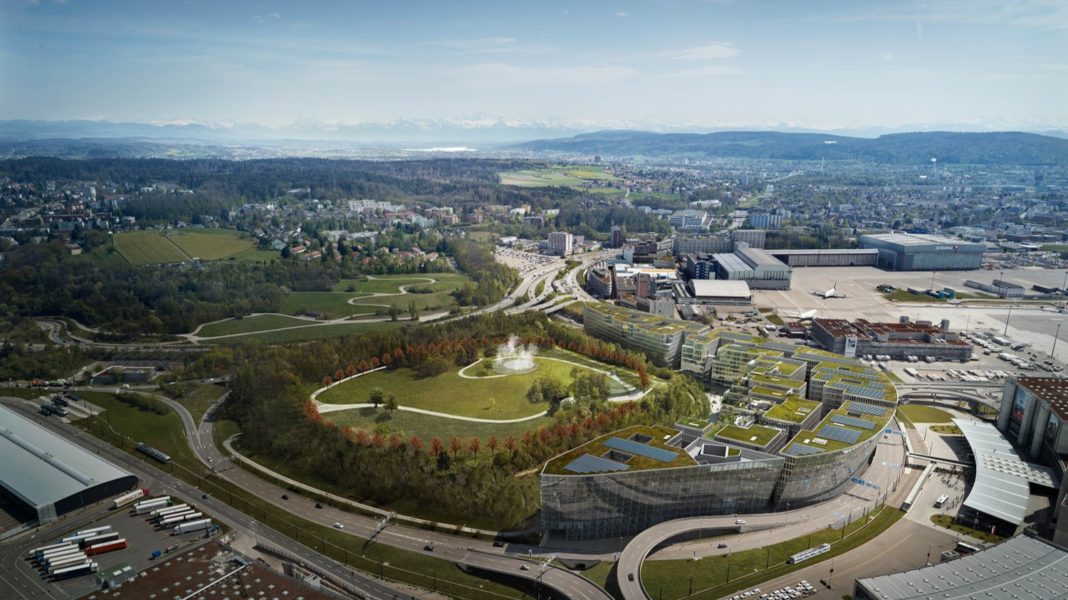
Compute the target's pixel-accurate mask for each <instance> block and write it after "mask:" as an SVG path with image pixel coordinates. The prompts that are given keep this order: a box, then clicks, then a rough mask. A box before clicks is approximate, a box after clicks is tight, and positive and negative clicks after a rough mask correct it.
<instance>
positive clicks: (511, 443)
mask: <svg viewBox="0 0 1068 600" xmlns="http://www.w3.org/2000/svg"><path fill="white" fill-rule="evenodd" d="M504 447H505V448H508V451H509V452H511V451H513V450H515V438H514V437H512V436H510V435H509V436H506V437H505V438H504Z"/></svg>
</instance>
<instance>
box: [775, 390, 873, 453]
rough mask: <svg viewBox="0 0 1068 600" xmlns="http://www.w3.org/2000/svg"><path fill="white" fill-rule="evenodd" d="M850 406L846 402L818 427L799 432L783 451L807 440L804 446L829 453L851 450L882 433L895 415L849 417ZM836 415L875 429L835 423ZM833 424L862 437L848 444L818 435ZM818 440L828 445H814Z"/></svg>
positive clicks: (818, 424)
mask: <svg viewBox="0 0 1068 600" xmlns="http://www.w3.org/2000/svg"><path fill="white" fill-rule="evenodd" d="M850 404H852V403H851V402H846V403H845V404H843V405H842V406H841V407H839V408H837V409H835V410H832V411H831V412H829V413H827V416H826V417H824V418H823V420H822V421H820V422H819V423H817V424H816V426H815V427H813V428H812V429H806V430H804V431H800V432H798V434H797V435H796V436H794V439H793V440H791V441H790V443H789V444H787V445H786V447H784V448H783V450H786V448H788V447H790V446H792V445H793V444H796V443H802V442H804V441H805V440H808V443H807V444H804V445H806V446H812V447H814V448H821V449H823V450H825V451H827V452H834V451H835V450H841V449H843V448H849V447H851V446H855V445H857V444H860V443H863V442H865V441H867V440H869V439H871V437H872V436H874V435H877V434H879V433H881V432H882V430H883V428H884V427H886V424H887V423H889V422H890V418H891V417H892V416H893V414H894V411H892V410H887V411H886V416H884V417H875V416H872V415H860V416H857V415H849V405H850ZM835 415H848V416H852V417H853V418H859V419H861V420H864V421H868V422H869V423H872V424H873V425H874V427H872V428H871V429H864V428H863V427H851V426H849V425H845V424H843V423H834V422H833V421H832V420H831V419H832V417H834V416H835ZM832 423H833V424H834V425H836V426H838V427H842V428H844V429H849V430H851V431H858V432H860V436H859V437H858V438H857V441H856V442H855V443H852V444H847V443H845V442H840V441H838V440H830V439H827V438H825V437H821V436H819V435H818V434H817V433H816V432H817V431H819V430H820V429H821V428H822V427H823V426H824V425H830V424H832ZM816 438H819V439H821V440H824V441H825V442H826V443H824V444H816V443H814V442H813V441H812V440H814V439H816Z"/></svg>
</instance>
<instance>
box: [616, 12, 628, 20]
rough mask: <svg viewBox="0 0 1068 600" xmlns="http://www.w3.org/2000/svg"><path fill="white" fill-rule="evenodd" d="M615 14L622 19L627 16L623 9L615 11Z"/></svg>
mask: <svg viewBox="0 0 1068 600" xmlns="http://www.w3.org/2000/svg"><path fill="white" fill-rule="evenodd" d="M616 16H617V17H619V18H620V19H623V18H626V17H627V16H628V14H627V13H625V12H623V11H619V12H617V13H616Z"/></svg>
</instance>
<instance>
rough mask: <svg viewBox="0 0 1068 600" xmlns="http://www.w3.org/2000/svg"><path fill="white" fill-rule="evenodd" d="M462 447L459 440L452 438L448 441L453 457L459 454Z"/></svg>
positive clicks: (462, 444)
mask: <svg viewBox="0 0 1068 600" xmlns="http://www.w3.org/2000/svg"><path fill="white" fill-rule="evenodd" d="M463 447H464V443H463V441H461V440H460V438H458V437H456V436H453V437H452V439H451V440H449V450H451V451H452V454H453V456H455V455H456V453H457V452H459V451H460V449H461V448H463Z"/></svg>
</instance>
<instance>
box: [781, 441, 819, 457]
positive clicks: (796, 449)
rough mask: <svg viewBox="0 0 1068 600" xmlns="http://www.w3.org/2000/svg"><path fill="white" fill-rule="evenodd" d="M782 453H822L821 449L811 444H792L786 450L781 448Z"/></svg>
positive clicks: (803, 454)
mask: <svg viewBox="0 0 1068 600" xmlns="http://www.w3.org/2000/svg"><path fill="white" fill-rule="evenodd" d="M782 453H783V454H788V455H790V456H805V455H808V454H822V453H823V450H820V449H819V448H813V447H812V446H805V445H804V444H794V445H792V446H790V447H788V448H787V449H786V450H783V451H782Z"/></svg>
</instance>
